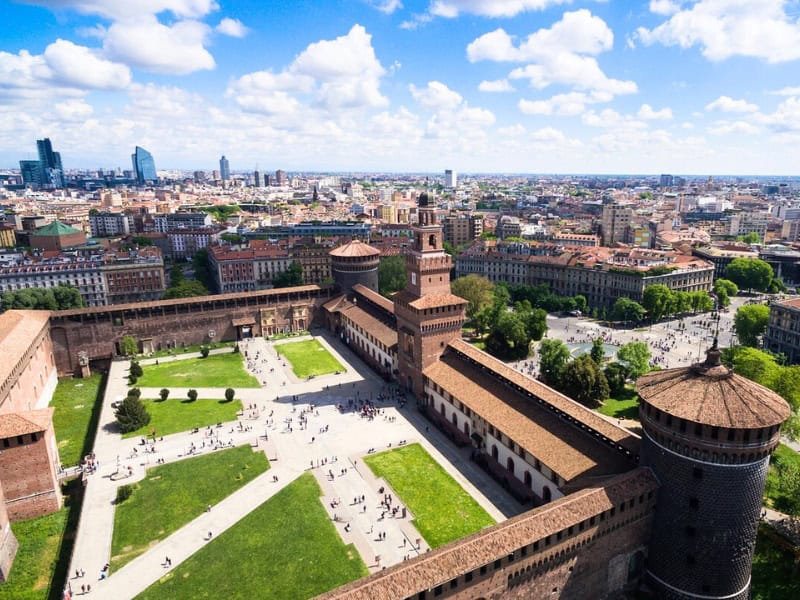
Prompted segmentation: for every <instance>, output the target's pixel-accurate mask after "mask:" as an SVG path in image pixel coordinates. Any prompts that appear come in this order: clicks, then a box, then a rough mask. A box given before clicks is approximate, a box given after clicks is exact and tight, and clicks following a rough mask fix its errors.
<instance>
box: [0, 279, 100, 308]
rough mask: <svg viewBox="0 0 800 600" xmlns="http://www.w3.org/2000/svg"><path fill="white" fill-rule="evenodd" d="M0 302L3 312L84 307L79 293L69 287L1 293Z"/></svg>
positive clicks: (60, 286) (26, 289)
mask: <svg viewBox="0 0 800 600" xmlns="http://www.w3.org/2000/svg"><path fill="white" fill-rule="evenodd" d="M0 301H2V306H3V310H11V309H27V310H67V309H70V308H81V307H83V306H85V305H84V302H83V298H82V297H81V293H80V292H79V291H78V289H77V288H74V287H72V286H70V285H57V286H55V287H51V288H46V289H45V288H25V289H22V290H17V291H14V292H11V291H9V292H3V295H2V297H0Z"/></svg>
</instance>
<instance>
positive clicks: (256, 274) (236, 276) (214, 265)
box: [208, 240, 292, 294]
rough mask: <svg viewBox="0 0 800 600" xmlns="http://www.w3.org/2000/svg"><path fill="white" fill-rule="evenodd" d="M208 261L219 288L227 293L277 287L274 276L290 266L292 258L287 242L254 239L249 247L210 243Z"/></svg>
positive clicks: (221, 291) (216, 287) (216, 288)
mask: <svg viewBox="0 0 800 600" xmlns="http://www.w3.org/2000/svg"><path fill="white" fill-rule="evenodd" d="M208 264H209V270H210V271H211V276H212V278H213V280H214V287H215V291H217V292H219V293H222V294H227V293H230V292H239V291H253V290H262V289H268V288H271V287H273V283H272V282H273V279H274V278H275V276H277V275H278V274H280V273H283V272H284V271H286V270H287V269H288V268H289V266H290V265H291V264H292V258H291V256H290V255H289V251H288V249H287V248H286V247H285V246H279V245H278V244H270V243H268V242H266V241H264V240H253V241H252V242H251V243H250V245H249V247H246V248H231V247H230V246H221V245H218V244H215V245H212V246H210V247H209V249H208Z"/></svg>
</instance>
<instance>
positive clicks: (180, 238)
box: [164, 227, 220, 260]
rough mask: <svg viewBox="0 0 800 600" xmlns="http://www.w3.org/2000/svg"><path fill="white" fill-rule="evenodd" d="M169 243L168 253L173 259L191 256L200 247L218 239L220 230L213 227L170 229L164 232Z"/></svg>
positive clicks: (205, 246) (204, 246)
mask: <svg viewBox="0 0 800 600" xmlns="http://www.w3.org/2000/svg"><path fill="white" fill-rule="evenodd" d="M164 235H165V236H166V238H167V242H168V244H169V255H170V257H171V258H172V259H174V260H186V259H189V258H192V257H193V256H194V255H195V254H196V253H197V251H198V250H200V249H201V248H207V247H208V246H210V245H211V244H213V243H215V242H217V241H219V235H220V230H219V229H215V228H213V227H204V228H198V229H188V228H187V229H170V230H168V231H167V232H165V233H164Z"/></svg>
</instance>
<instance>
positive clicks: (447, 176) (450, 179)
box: [444, 169, 458, 188]
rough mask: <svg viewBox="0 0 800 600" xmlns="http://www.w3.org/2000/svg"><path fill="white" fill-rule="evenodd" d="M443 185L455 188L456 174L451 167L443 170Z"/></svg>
mask: <svg viewBox="0 0 800 600" xmlns="http://www.w3.org/2000/svg"><path fill="white" fill-rule="evenodd" d="M444 187H446V188H456V187H458V176H457V175H456V172H455V171H453V170H452V169H445V172H444Z"/></svg>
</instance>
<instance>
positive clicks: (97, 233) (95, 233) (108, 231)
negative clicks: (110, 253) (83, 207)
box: [89, 212, 135, 237]
mask: <svg viewBox="0 0 800 600" xmlns="http://www.w3.org/2000/svg"><path fill="white" fill-rule="evenodd" d="M133 221H134V219H133V216H132V215H126V214H125V213H112V212H101V213H97V214H90V215H89V227H90V228H91V232H92V237H111V236H117V235H129V234H131V233H132V232H134V231H135V227H134V222H133Z"/></svg>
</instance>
